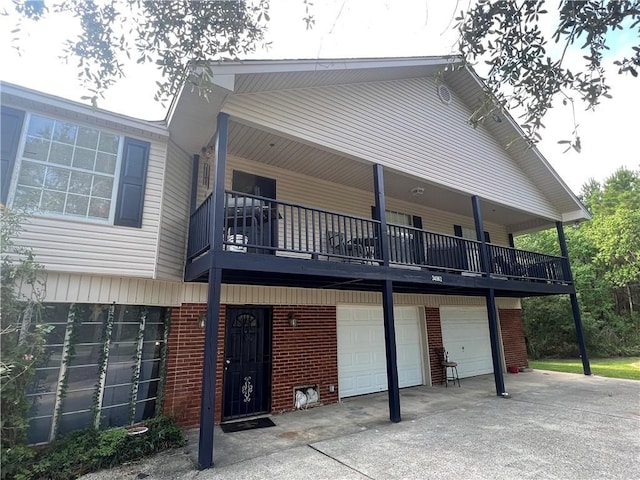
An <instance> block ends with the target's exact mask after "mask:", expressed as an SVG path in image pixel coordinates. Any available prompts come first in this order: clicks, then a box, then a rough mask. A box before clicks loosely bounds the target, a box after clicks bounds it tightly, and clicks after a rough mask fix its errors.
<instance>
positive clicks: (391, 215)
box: [385, 210, 413, 227]
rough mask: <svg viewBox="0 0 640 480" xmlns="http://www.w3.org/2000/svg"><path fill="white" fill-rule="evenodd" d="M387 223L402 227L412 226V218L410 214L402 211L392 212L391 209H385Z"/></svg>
mask: <svg viewBox="0 0 640 480" xmlns="http://www.w3.org/2000/svg"><path fill="white" fill-rule="evenodd" d="M385 215H386V217H387V223H393V224H395V225H402V226H403V227H413V219H412V218H411V215H409V214H407V213H402V212H394V211H393V210H385Z"/></svg>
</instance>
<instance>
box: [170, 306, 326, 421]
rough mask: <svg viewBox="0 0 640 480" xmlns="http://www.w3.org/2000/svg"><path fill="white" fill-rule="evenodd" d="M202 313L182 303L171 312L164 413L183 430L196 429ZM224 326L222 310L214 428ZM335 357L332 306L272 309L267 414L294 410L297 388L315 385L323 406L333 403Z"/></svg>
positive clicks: (219, 407)
mask: <svg viewBox="0 0 640 480" xmlns="http://www.w3.org/2000/svg"><path fill="white" fill-rule="evenodd" d="M205 311H206V305H204V304H183V305H181V306H180V307H179V308H174V309H173V310H172V312H171V330H170V333H169V338H168V342H167V345H168V355H167V381H166V384H165V398H164V413H165V414H172V415H174V416H175V418H176V420H177V422H178V424H180V425H182V426H185V427H195V426H198V425H199V424H200V397H201V394H202V358H203V355H204V329H203V328H200V326H199V324H198V323H199V322H198V318H199V316H200V314H201V313H204V312H205ZM289 312H294V313H295V315H296V318H297V321H298V325H297V326H296V327H291V326H289V321H288V315H289ZM225 324H226V308H225V305H221V306H220V324H219V329H218V365H217V375H216V414H215V418H216V423H218V422H220V420H221V412H222V383H223V371H224V365H223V360H224V331H225ZM337 357H338V353H337V329H336V307H335V306H329V307H323V306H276V307H273V329H272V380H271V385H272V387H271V391H272V398H271V411H272V412H274V413H275V412H284V411H288V410H293V409H294V401H293V388H294V387H296V386H300V385H318V389H319V393H320V402H321V403H323V404H328V403H335V402H337V401H338V358H337ZM329 385H335V390H334V392H329Z"/></svg>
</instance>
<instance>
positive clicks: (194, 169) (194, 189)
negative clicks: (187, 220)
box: [189, 155, 200, 215]
mask: <svg viewBox="0 0 640 480" xmlns="http://www.w3.org/2000/svg"><path fill="white" fill-rule="evenodd" d="M191 165H192V166H191V199H190V204H189V214H190V215H193V212H195V211H196V208H198V206H197V205H196V203H197V201H198V174H199V172H200V155H194V156H193V160H192V163H191Z"/></svg>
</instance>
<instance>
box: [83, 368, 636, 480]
mask: <svg viewBox="0 0 640 480" xmlns="http://www.w3.org/2000/svg"><path fill="white" fill-rule="evenodd" d="M505 382H506V386H507V391H508V392H509V393H510V394H511V398H508V399H506V398H498V397H496V396H495V390H494V383H493V376H482V377H475V378H472V379H463V380H462V387H461V388H457V387H451V386H450V387H449V388H444V387H441V386H438V387H414V388H409V389H403V390H402V391H401V408H402V422H401V423H398V424H391V423H389V422H388V406H387V396H386V394H384V393H383V394H374V395H366V396H362V397H357V398H352V399H347V400H345V401H343V402H341V403H340V404H336V405H328V406H323V407H317V408H313V409H309V410H307V411H298V412H291V413H285V414H281V415H274V416H273V417H272V419H273V420H274V422H275V423H276V427H270V428H264V429H258V430H250V431H244V432H236V433H223V432H222V431H220V430H219V429H218V428H216V433H215V434H216V439H215V446H216V449H215V456H214V459H215V462H216V466H215V468H213V469H209V470H203V471H198V470H196V469H195V464H196V459H197V442H198V436H197V433H198V432H197V430H194V431H189V432H187V434H188V438H189V445H188V446H187V447H186V448H184V449H180V450H174V451H171V452H164V453H162V454H159V455H157V456H155V457H153V458H150V459H146V460H145V461H143V462H139V463H135V464H130V465H127V466H123V467H120V468H118V469H114V470H110V471H103V472H98V473H95V474H90V475H86V476H85V477H83V479H84V480H98V479H134V478H148V479H149V480H152V479H236V478H237V479H293V480H303V479H313V480H319V479H343V478H344V479H376V480H386V479H412V478H416V479H424V478H434V479H448V478H451V479H476V478H478V479H484V478H487V479H489V478H490V479H520V478H523V479H529V478H531V479H537V478H540V479H542V478H544V479H551V478H557V479H581V480H582V479H606V478H611V479H624V480H628V479H638V478H640V382H637V381H632V380H617V379H611V378H603V377H595V376H592V377H585V376H583V375H573V374H562V373H554V372H544V371H531V372H524V373H519V374H507V375H506V377H505Z"/></svg>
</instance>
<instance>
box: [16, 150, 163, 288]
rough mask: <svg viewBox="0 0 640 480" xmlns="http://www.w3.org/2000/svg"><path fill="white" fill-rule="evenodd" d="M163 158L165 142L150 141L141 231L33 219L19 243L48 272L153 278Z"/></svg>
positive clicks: (45, 218)
mask: <svg viewBox="0 0 640 480" xmlns="http://www.w3.org/2000/svg"><path fill="white" fill-rule="evenodd" d="M165 157H166V145H165V143H164V142H160V141H152V142H151V150H150V154H149V167H148V172H147V182H146V191H145V199H144V210H143V215H142V227H141V228H126V227H118V226H114V225H109V224H104V223H92V222H86V221H79V220H74V219H73V218H63V217H58V218H53V217H47V216H40V215H34V216H32V217H31V218H30V219H29V221H28V222H27V224H26V225H25V226H24V231H23V232H22V234H21V235H20V238H19V242H20V244H23V245H28V246H31V247H33V251H34V253H35V256H36V258H37V260H38V262H39V263H41V264H42V265H44V267H45V268H46V269H47V270H49V271H58V272H75V273H87V274H93V275H116V276H133V277H146V278H152V277H153V276H154V272H155V262H156V256H157V254H156V249H157V243H158V226H159V223H160V204H161V201H162V184H163V178H164V175H165V172H164V165H165Z"/></svg>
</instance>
